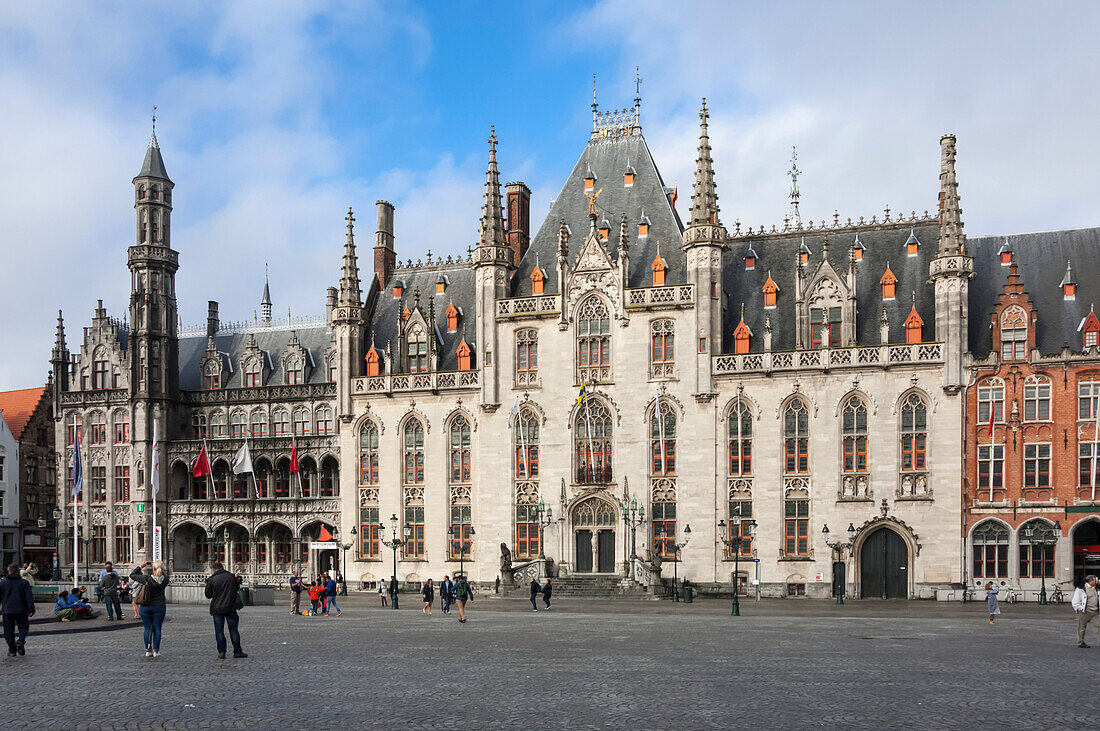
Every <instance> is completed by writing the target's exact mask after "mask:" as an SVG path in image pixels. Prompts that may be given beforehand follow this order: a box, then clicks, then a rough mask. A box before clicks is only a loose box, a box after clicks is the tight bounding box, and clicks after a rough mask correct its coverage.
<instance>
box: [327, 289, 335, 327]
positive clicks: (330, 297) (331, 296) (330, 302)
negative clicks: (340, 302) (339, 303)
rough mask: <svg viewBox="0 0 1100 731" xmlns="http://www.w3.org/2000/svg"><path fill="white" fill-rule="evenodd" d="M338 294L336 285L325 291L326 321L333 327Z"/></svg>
mask: <svg viewBox="0 0 1100 731" xmlns="http://www.w3.org/2000/svg"><path fill="white" fill-rule="evenodd" d="M337 295H338V290H337V289H336V287H329V288H328V289H327V290H326V292H325V322H327V323H328V326H329V327H332V311H333V310H335V309H336V297H337Z"/></svg>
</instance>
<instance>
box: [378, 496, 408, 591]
mask: <svg viewBox="0 0 1100 731" xmlns="http://www.w3.org/2000/svg"><path fill="white" fill-rule="evenodd" d="M397 522H398V521H397V513H394V514H393V515H392V516H390V525H391V526H392V528H393V537H392V538H391V539H390V540H388V541H387V540H386V535H385V531H386V526H385V525H384V524H382V523H379V524H378V539H379V540H380V541H382V545H383V546H385V547H386V548H389V549H390V550H392V551H393V576H391V577H390V598H391V599H393V601H392V602H390V606H391V607H392V608H393V609H397V547H398V546H400V545H402V543H404V541H403V540H402V538H401V536H399V535H397ZM405 529H406V532H408V530H409V527H408V526H405Z"/></svg>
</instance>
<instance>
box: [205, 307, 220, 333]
mask: <svg viewBox="0 0 1100 731" xmlns="http://www.w3.org/2000/svg"><path fill="white" fill-rule="evenodd" d="M218 327H219V323H218V303H217V302H215V301H214V300H208V301H207V303H206V337H208V338H212V337H214V336H215V335H217V334H218Z"/></svg>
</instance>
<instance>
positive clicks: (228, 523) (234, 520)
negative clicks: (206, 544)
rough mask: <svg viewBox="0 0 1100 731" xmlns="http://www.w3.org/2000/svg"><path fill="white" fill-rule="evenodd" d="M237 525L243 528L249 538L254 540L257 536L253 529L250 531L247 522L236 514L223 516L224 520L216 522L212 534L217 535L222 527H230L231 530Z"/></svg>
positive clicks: (211, 530)
mask: <svg viewBox="0 0 1100 731" xmlns="http://www.w3.org/2000/svg"><path fill="white" fill-rule="evenodd" d="M235 526H236V527H239V528H240V529H241V530H243V531H244V532H245V535H247V536H248V539H249V540H252V539H253V537H254V536H255V533H253V532H252V531H250V530H249V529H248V526H247V525H246V522H245V521H243V520H241V519H240V518H238V517H236V516H233V517H228V518H223V519H222V520H219V521H218V522H217V523H214V525H213V526H212V527H211V529H210V534H211V535H215V534H217V533H221V532H222V529H224V528H229V529H230V530H232V529H233V528H234V527H235Z"/></svg>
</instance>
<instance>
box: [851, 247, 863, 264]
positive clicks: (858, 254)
mask: <svg viewBox="0 0 1100 731" xmlns="http://www.w3.org/2000/svg"><path fill="white" fill-rule="evenodd" d="M852 258H853V259H855V260H856V261H859V260H860V259H862V258H863V247H862V246H857V247H856V248H854V249H852Z"/></svg>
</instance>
